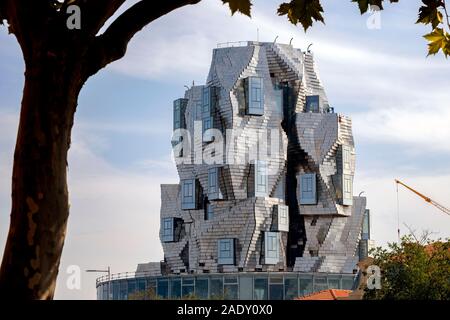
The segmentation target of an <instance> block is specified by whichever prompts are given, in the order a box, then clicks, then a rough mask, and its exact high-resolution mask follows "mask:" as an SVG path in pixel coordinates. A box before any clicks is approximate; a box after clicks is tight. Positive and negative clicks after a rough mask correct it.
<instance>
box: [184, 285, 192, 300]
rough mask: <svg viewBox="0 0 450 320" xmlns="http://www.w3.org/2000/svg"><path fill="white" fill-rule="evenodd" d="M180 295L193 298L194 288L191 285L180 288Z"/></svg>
mask: <svg viewBox="0 0 450 320" xmlns="http://www.w3.org/2000/svg"><path fill="white" fill-rule="evenodd" d="M182 294H183V297H188V296H193V295H194V286H193V285H188V286H182Z"/></svg>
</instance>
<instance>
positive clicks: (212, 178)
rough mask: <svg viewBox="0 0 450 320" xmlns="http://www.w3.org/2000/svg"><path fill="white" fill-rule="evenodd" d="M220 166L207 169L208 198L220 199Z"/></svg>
mask: <svg viewBox="0 0 450 320" xmlns="http://www.w3.org/2000/svg"><path fill="white" fill-rule="evenodd" d="M219 173H220V168H210V169H209V170H208V199H209V200H218V199H222V194H221V192H220V185H219Z"/></svg>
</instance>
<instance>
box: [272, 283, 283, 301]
mask: <svg viewBox="0 0 450 320" xmlns="http://www.w3.org/2000/svg"><path fill="white" fill-rule="evenodd" d="M269 288H270V295H269V299H270V300H283V284H271V285H270V286H269Z"/></svg>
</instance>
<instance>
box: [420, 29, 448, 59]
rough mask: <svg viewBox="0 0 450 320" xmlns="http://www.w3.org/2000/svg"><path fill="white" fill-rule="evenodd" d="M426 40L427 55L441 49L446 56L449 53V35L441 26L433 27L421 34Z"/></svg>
mask: <svg viewBox="0 0 450 320" xmlns="http://www.w3.org/2000/svg"><path fill="white" fill-rule="evenodd" d="M423 37H424V38H425V39H427V40H428V55H432V54H433V55H434V54H436V53H438V52H439V50H442V52H443V53H444V54H445V56H446V57H447V56H448V55H450V35H449V34H448V33H447V32H446V31H445V30H444V29H442V28H435V29H434V30H433V31H432V32H430V33H428V34H426V35H424V36H423Z"/></svg>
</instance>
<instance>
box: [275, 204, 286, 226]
mask: <svg viewBox="0 0 450 320" xmlns="http://www.w3.org/2000/svg"><path fill="white" fill-rule="evenodd" d="M273 208H274V215H275V228H274V229H275V231H286V232H287V231H289V207H288V206H286V205H284V204H276V205H275V206H274V207H273Z"/></svg>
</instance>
